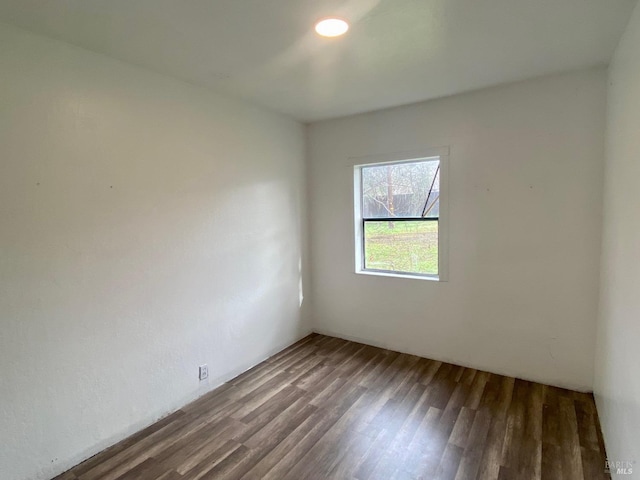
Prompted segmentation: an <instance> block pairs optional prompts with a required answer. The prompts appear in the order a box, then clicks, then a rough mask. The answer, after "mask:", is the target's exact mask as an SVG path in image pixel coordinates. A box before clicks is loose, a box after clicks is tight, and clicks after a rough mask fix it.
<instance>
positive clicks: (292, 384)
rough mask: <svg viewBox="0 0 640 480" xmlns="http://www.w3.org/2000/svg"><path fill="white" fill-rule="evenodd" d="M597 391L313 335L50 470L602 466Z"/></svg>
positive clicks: (598, 471)
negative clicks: (77, 460)
mask: <svg viewBox="0 0 640 480" xmlns="http://www.w3.org/2000/svg"><path fill="white" fill-rule="evenodd" d="M604 463H605V454H604V447H603V442H602V435H601V433H600V427H599V424H598V419H597V415H596V411H595V406H594V402H593V397H592V396H591V395H589V394H584V393H577V392H573V391H570V390H563V389H560V388H556V387H549V386H545V385H541V384H539V383H533V382H528V381H524V380H519V379H514V378H510V377H504V376H500V375H495V374H491V373H487V372H482V371H478V370H473V369H470V368H463V367H459V366H456V365H451V364H447V363H442V362H437V361H433V360H427V359H424V358H420V357H416V356H413V355H405V354H400V353H397V352H392V351H389V350H383V349H380V348H375V347H371V346H367V345H362V344H358V343H353V342H348V341H345V340H341V339H337V338H332V337H326V336H323V335H315V334H314V335H310V336H309V337H306V338H305V339H303V340H301V341H299V342H298V343H296V344H294V345H292V346H291V347H289V348H287V349H285V350H283V351H282V352H280V353H278V354H277V355H275V356H273V357H271V358H269V359H268V360H266V361H265V362H263V363H261V364H260V365H258V366H256V367H254V368H252V369H251V370H249V371H247V372H245V373H243V374H242V375H240V376H239V377H237V378H235V379H233V380H231V381H229V382H228V383H226V384H224V385H223V386H221V387H220V388H218V389H216V390H215V391H213V392H211V393H209V394H207V395H205V396H204V397H202V398H200V399H198V400H197V401H196V402H194V403H192V404H190V405H188V406H186V407H184V408H183V409H181V410H178V411H177V412H175V413H173V414H171V415H170V416H168V417H166V418H164V419H162V420H160V421H159V422H157V423H155V424H154V425H152V426H150V427H148V428H146V429H145V430H143V431H141V432H139V433H137V434H135V435H133V436H132V437H130V438H128V439H126V440H124V441H122V442H121V443H119V444H117V445H115V446H113V447H111V448H109V449H108V450H105V451H104V452H102V453H100V454H98V455H96V456H95V457H93V458H90V459H89V460H87V461H86V462H84V463H82V464H80V465H78V466H76V467H74V468H73V469H71V470H70V471H68V472H66V473H65V474H62V475H60V476H59V477H57V479H58V480H116V479H118V480H134V479H143V480H153V479H158V480H196V479H252V480H253V479H274V480H304V479H311V480H315V479H318V480H319V479H340V480H341V479H360V480H365V479H384V480H390V479H396V480H409V479H459V480H466V479H476V478H478V479H498V480H507V479H589V480H597V479H603V478H609V476H608V475H606V474H605V473H604Z"/></svg>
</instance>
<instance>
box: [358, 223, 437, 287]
mask: <svg viewBox="0 0 640 480" xmlns="http://www.w3.org/2000/svg"><path fill="white" fill-rule="evenodd" d="M364 256H365V265H364V268H365V269H373V270H387V271H393V272H405V273H423V274H430V275H437V274H438V221H437V220H432V221H426V220H415V221H413V220H409V221H397V222H390V221H377V220H369V221H366V222H365V224H364Z"/></svg>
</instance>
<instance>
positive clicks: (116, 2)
mask: <svg viewBox="0 0 640 480" xmlns="http://www.w3.org/2000/svg"><path fill="white" fill-rule="evenodd" d="M635 3H636V0H0V20H2V21H4V22H7V23H11V24H14V25H18V26H21V27H23V28H26V29H28V30H32V31H35V32H38V33H42V34H45V35H48V36H51V37H55V38H59V39H62V40H65V41H67V42H70V43H73V44H76V45H79V46H81V47H85V48H87V49H89V50H93V51H96V52H102V53H105V54H107V55H110V56H112V57H115V58H119V59H121V60H124V61H127V62H130V63H133V64H136V65H140V66H144V67H147V68H150V69H152V70H155V71H158V72H162V73H165V74H168V75H171V76H174V77H178V78H181V79H184V80H187V81H190V82H192V83H195V84H198V85H202V86H205V87H210V88H213V89H215V90H217V91H221V92H226V93H229V94H232V95H235V96H240V97H242V98H245V99H248V100H251V101H254V102H257V103H259V104H262V105H264V106H267V107H270V108H272V109H274V110H277V111H280V112H283V113H287V114H290V115H292V116H294V117H295V118H297V119H300V120H303V121H313V120H318V119H324V118H330V117H336V116H342V115H347V114H351V113H357V112H363V111H369V110H375V109H378V108H383V107H389V106H395V105H401V104H405V103H411V102H415V101H419V100H426V99H430V98H435V97H441V96H445V95H451V94H455V93H459V92H462V91H468V90H473V89H477V88H482V87H486V86H490V85H496V84H499V83H505V82H510V81H514V80H520V79H524V78H530V77H534V76H539V75H544V74H548V73H554V72H560V71H564V70H571V69H577V68H581V67H588V66H592V65H598V64H606V63H608V61H609V60H610V58H611V55H612V53H613V50H614V48H615V46H616V44H617V42H618V40H619V38H620V36H621V34H622V32H623V30H624V27H625V25H626V22H627V20H628V18H629V15H630V13H631V11H632V9H633V7H634V5H635ZM327 15H339V16H342V17H345V18H348V19H350V21H351V23H352V25H351V30H350V31H349V32H348V34H347V35H346V36H344V37H342V38H338V39H324V38H320V37H318V36H316V35H315V34H314V33H313V31H312V28H313V24H314V22H315V20H317V19H318V18H320V17H324V16H327Z"/></svg>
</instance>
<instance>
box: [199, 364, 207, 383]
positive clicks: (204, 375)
mask: <svg viewBox="0 0 640 480" xmlns="http://www.w3.org/2000/svg"><path fill="white" fill-rule="evenodd" d="M198 378H199V379H200V381H202V380H206V379H207V378H209V367H207V365H206V364H205V365H200V368H199V369H198Z"/></svg>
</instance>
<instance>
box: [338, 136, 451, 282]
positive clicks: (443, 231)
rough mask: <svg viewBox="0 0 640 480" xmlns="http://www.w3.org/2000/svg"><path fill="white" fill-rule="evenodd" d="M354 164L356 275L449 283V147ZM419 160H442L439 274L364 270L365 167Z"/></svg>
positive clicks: (354, 161)
mask: <svg viewBox="0 0 640 480" xmlns="http://www.w3.org/2000/svg"><path fill="white" fill-rule="evenodd" d="M350 160H351V162H350V163H351V164H352V165H353V212H354V215H353V225H354V245H353V247H354V248H353V251H354V260H355V262H354V263H355V273H357V274H361V275H375V276H380V277H399V278H412V279H418V280H431V281H439V282H446V281H448V280H449V148H448V147H438V148H428V149H424V150H419V151H412V152H400V153H388V154H381V155H368V156H365V157H352V158H350ZM420 160H439V162H440V198H439V202H440V204H439V210H440V213H439V218H438V274H437V275H431V274H423V273H405V272H392V271H390V272H387V271H380V270H367V269H366V268H364V231H363V217H362V211H363V205H362V167H369V166H373V165H378V164H393V163H411V162H419V161H420Z"/></svg>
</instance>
